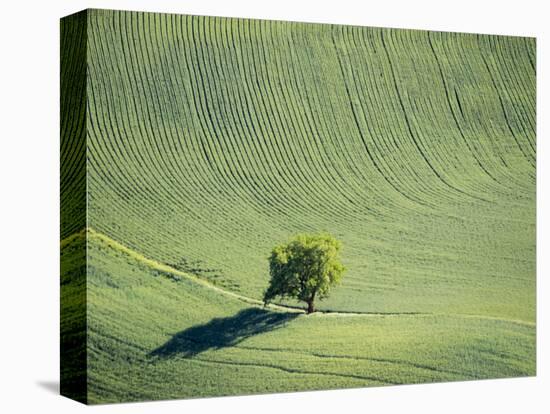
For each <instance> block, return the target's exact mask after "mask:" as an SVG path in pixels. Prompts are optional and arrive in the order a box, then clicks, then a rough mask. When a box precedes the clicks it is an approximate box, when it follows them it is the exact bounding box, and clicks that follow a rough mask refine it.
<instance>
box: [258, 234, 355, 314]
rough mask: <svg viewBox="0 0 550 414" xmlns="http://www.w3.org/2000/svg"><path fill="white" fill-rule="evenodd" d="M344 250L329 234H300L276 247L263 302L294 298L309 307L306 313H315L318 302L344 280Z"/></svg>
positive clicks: (271, 259) (271, 260)
mask: <svg viewBox="0 0 550 414" xmlns="http://www.w3.org/2000/svg"><path fill="white" fill-rule="evenodd" d="M341 247H342V243H341V242H340V241H339V240H337V239H335V238H334V237H333V236H331V235H330V234H318V235H317V234H299V235H297V236H296V237H294V238H293V239H292V240H291V241H290V242H289V243H287V244H281V245H279V246H277V247H275V248H274V249H273V251H272V252H271V256H270V257H269V274H270V275H271V280H270V281H269V287H268V288H267V290H266V291H265V294H264V302H265V303H266V304H268V303H269V302H270V301H271V300H272V299H273V298H275V297H277V296H280V297H282V298H285V297H288V298H295V299H298V300H300V301H303V302H306V303H307V305H308V308H307V313H312V312H315V305H314V302H315V299H316V298H318V299H324V298H326V297H327V295H328V293H329V291H330V288H331V287H332V286H334V285H336V284H337V283H338V282H340V280H341V279H342V276H343V274H344V271H345V268H344V266H343V265H342V263H341V262H340V249H341Z"/></svg>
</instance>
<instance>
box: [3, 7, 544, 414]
mask: <svg viewBox="0 0 550 414" xmlns="http://www.w3.org/2000/svg"><path fill="white" fill-rule="evenodd" d="M545 3H546V1H545V0H544V1H543V0H540V1H528V0H517V1H503V0H501V1H482V0H476V1H470V0H460V1H448V2H445V1H443V0H439V1H420V0H409V1H407V0H403V1H390V0H376V1H375V2H369V1H368V0H362V1H355V2H352V1H347V0H332V1H321V0H317V1H300V0H273V1H261V0H256V1H245V0H242V1H240V0H239V1H237V0H225V1H223V0H219V1H209V0H193V1H185V0H180V1H164V0H149V1H144V0H133V1H115V0H111V1H78V0H64V1H61V0H42V1H35V2H30V1H28V2H26V1H17V0H11V1H10V0H6V1H4V2H2V4H1V6H0V7H1V9H0V31H1V33H0V46H1V47H0V131H1V132H0V284H1V286H0V411H2V412H4V413H15V412H29V413H32V412H36V411H40V412H50V411H51V412H56V413H69V412H70V413H73V412H76V413H78V412H81V411H83V410H85V409H87V410H91V411H92V412H103V413H129V412H132V413H134V412H135V413H159V412H161V413H162V412H166V413H168V412H179V413H181V412H201V413H214V412H216V413H218V412H223V413H226V412H229V413H232V412H239V413H249V412H250V413H252V412H254V413H259V412H261V413H281V412H282V413H289V414H290V413H295V412H299V413H306V414H307V413H311V412H316V413H325V412H326V413H339V412H346V413H347V412H365V411H370V412H387V413H393V412H395V413H400V412H412V413H415V412H422V413H438V414H440V413H441V412H445V413H478V412H479V413H482V412H483V413H493V412H495V413H496V412H499V413H520V412H521V413H542V412H550V411H549V410H550V398H548V396H547V395H548V393H550V367H549V350H550V349H549V347H550V345H549V341H548V339H549V331H548V330H549V328H548V315H549V303H550V294H549V293H550V292H549V283H548V281H547V280H546V277H547V275H546V273H548V270H549V269H550V265H549V259H548V254H547V253H548V231H547V230H548V228H549V227H548V222H549V220H548V214H549V213H548V207H549V201H550V199H549V195H548V186H545V185H544V184H545V181H546V180H548V179H549V178H550V177H549V174H548V169H549V167H548V166H549V163H550V159H549V157H548V148H549V144H548V141H547V140H546V138H547V135H548V132H549V127H548V120H549V119H550V116H549V115H550V114H549V110H550V104H549V98H550V95H549V85H548V82H549V81H548V76H550V75H549V73H550V62H549V57H548V56H549V49H550V42H549V40H550V39H549V38H550V34H549V30H548V26H549V20H548V16H549V15H550V13H549V12H548V11H547V10H545V6H544V4H545ZM86 7H97V8H119V9H130V10H147V11H170V12H177V13H187V14H206V15H223V16H238V17H255V18H269V19H281V20H298V21H311V22H327V23H344V24H357V25H368V26H384V27H402V28H419V29H433V30H445V31H464V32H478V33H492V34H516V35H524V36H536V37H537V46H538V53H537V60H538V64H537V66H538V68H537V69H538V70H537V73H538V75H537V76H538V134H537V135H538V140H537V141H538V148H537V154H538V163H537V164H538V184H537V185H538V187H537V189H538V231H537V235H538V254H537V258H538V263H537V265H538V266H537V268H538V271H537V274H538V361H537V370H538V375H537V377H536V378H523V379H510V380H494V381H493V380H491V381H477V382H462V383H450V384H433V385H414V386H399V387H387V388H368V389H356V390H342V391H327V392H308V393H295V394H279V395H267V396H252V397H229V398H213V399H202V400H187V401H166V402H153V403H139V404H118V405H108V406H100V407H93V408H85V407H84V406H83V405H81V404H78V403H75V402H73V401H70V400H68V399H66V398H63V397H60V396H58V395H57V387H58V385H57V384H58V378H59V355H58V354H59V351H58V349H59V339H58V335H59V315H58V313H59V287H58V285H59V270H58V268H59V259H58V257H59V131H58V122H59V111H58V99H59V80H58V79H59V18H60V17H62V16H64V15H66V14H70V13H72V12H75V11H78V10H80V9H83V8H86ZM545 253H546V254H545Z"/></svg>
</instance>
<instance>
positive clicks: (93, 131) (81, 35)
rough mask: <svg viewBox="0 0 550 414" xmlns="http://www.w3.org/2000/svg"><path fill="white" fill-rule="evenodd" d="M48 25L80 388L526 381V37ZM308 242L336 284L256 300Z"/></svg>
mask: <svg viewBox="0 0 550 414" xmlns="http://www.w3.org/2000/svg"><path fill="white" fill-rule="evenodd" d="M62 34H63V38H64V39H65V40H64V43H63V50H64V54H63V55H62V76H61V77H62V91H63V93H62V107H61V111H62V124H61V133H62V140H61V142H62V146H61V158H62V168H61V181H62V185H61V209H62V211H61V221H62V229H61V237H62V239H63V241H62V266H63V268H62V273H63V275H62V292H72V293H73V297H71V300H67V301H66V302H64V303H62V307H63V309H64V310H65V311H66V312H65V313H64V317H65V318H66V319H63V320H62V325H63V328H62V343H63V344H65V345H66V346H67V349H68V348H70V347H71V344H74V343H76V342H78V340H79V339H81V338H82V337H83V336H84V333H85V330H86V329H87V333H88V335H87V337H86V339H87V346H86V349H77V350H75V351H74V352H75V356H76V357H77V358H78V364H75V365H74V366H71V365H70V364H69V365H67V366H65V367H63V370H64V371H63V373H62V375H64V378H66V379H67V386H68V387H69V388H70V387H73V386H74V393H75V394H78V395H82V392H83V390H85V394H86V395H85V396H84V397H81V399H83V400H84V399H86V400H87V401H89V402H94V403H99V402H115V401H122V400H132V401H135V400H142V399H156V398H175V397H190V396H209V395H228V394H235V393H239V394H242V393H258V392H267V391H290V390H303V389H322V388H334V387H344V386H346V387H347V386H350V387H351V386H364V385H384V384H397V383H411V382H429V381H447V380H458V379H475V378H492V377H506V376H521V375H534V373H535V365H536V364H535V362H536V361H535V356H536V355H535V342H536V341H535V320H536V314H535V310H536V303H535V293H536V292H535V285H536V275H535V271H536V260H535V259H536V258H535V254H536V237H535V230H536V186H535V178H536V137H535V132H536V125H535V120H536V116H535V103H536V91H535V85H536V69H535V68H536V60H535V49H536V45H535V39H532V38H521V37H509V36H489V35H474V34H461V33H439V32H427V31H414V30H397V29H382V28H366V27H354V26H340V25H320V24H305V23H293V22H279V21H263V20H247V19H226V18H216V17H201V16H182V15H171V14H156V13H141V12H118V11H109V10H88V11H87V12H83V13H81V14H80V15H79V16H78V24H77V25H75V26H74V27H73V26H71V25H70V24H67V25H66V26H62ZM84 59H85V60H84ZM310 231H311V232H317V231H328V232H330V233H332V234H334V235H335V236H336V237H337V238H338V239H340V240H341V241H342V243H343V254H342V257H343V261H344V264H345V266H346V268H347V273H346V275H345V277H344V279H343V282H342V284H341V285H340V286H339V287H338V288H337V289H335V290H334V292H333V294H332V295H331V296H330V298H329V299H327V300H326V301H324V302H321V303H319V304H318V306H317V307H318V309H320V310H321V311H322V312H320V313H319V314H316V315H311V316H306V315H302V314H300V313H299V312H296V311H295V310H294V311H293V310H292V309H291V308H285V307H284V306H285V305H292V306H295V305H297V304H296V303H292V302H291V303H286V302H285V303H278V305H282V306H283V307H278V308H268V309H263V308H261V307H258V302H259V301H260V300H261V298H262V293H263V291H264V289H265V288H266V287H267V283H268V280H269V274H268V266H267V257H268V255H269V252H270V250H271V248H272V247H273V246H274V245H276V244H278V243H281V242H284V241H286V240H287V239H289V238H290V237H291V236H293V235H295V234H296V233H299V232H310ZM86 235H87V239H85V236H86ZM83 245H87V247H86V251H85V253H86V254H85V255H83V253H82V251H80V250H79V246H80V247H82V246H83ZM84 276H87V280H84V279H85V278H84ZM66 297H68V296H66ZM86 300H87V302H86ZM77 365H78V366H77ZM86 369H88V372H89V378H88V380H87V383H85V384H82V383H81V382H79V381H81V380H82V378H83V372H85V370H86ZM71 389H72V388H71ZM79 398H80V397H79Z"/></svg>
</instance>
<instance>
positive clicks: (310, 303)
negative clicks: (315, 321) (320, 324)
mask: <svg viewBox="0 0 550 414" xmlns="http://www.w3.org/2000/svg"><path fill="white" fill-rule="evenodd" d="M313 312H315V306H314V305H313V299H311V300H309V301H308V302H307V313H313Z"/></svg>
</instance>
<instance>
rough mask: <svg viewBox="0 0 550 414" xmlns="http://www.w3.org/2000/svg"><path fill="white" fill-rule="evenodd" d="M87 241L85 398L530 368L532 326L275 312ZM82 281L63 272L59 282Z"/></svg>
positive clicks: (291, 387) (318, 385) (104, 240)
mask: <svg viewBox="0 0 550 414" xmlns="http://www.w3.org/2000/svg"><path fill="white" fill-rule="evenodd" d="M84 237H85V233H80V234H79V236H77V237H73V238H71V239H70V241H69V242H67V243H66V244H65V245H64V250H65V251H69V250H70V249H71V248H78V246H79V245H81V244H82V243H83V242H84ZM87 240H88V254H89V260H90V263H91V265H90V266H89V268H88V280H87V292H88V317H87V327H88V373H89V377H88V381H87V382H88V391H87V393H88V395H87V399H88V402H89V403H108V402H119V401H139V400H151V399H167V398H182V397H197V396H217V395H231V394H249V393H265V392H277V391H279V392H282V391H296V390H311V389H327V388H339V387H360V386H372V385H390V384H405V383H421V382H433V381H451V380H465V379H466V380H467V379H481V378H498V377H511V376H525V375H533V374H534V372H535V361H534V358H533V355H534V352H535V348H534V347H535V329H534V325H533V324H529V323H523V322H518V321H508V320H504V319H492V318H486V317H468V316H466V315H436V314H424V315H423V314H389V315H384V314H377V315H376V314H375V315H373V314H365V315H354V316H346V315H333V314H313V315H305V314H303V313H294V312H277V311H274V310H272V309H263V308H262V307H258V306H254V305H251V304H249V303H247V302H246V301H243V300H239V299H236V298H233V297H231V296H230V295H225V294H223V293H220V292H218V291H217V289H212V288H211V287H208V286H206V285H204V284H202V283H200V282H199V281H196V280H194V277H193V276H189V277H185V276H182V275H181V274H175V273H171V272H170V271H167V270H163V271H159V270H158V267H157V266H156V265H154V264H153V263H152V262H151V261H150V260H147V259H146V258H143V257H142V256H141V255H139V254H136V253H135V252H132V251H131V250H128V249H126V248H124V247H123V246H121V245H120V244H119V243H117V242H115V241H113V240H111V239H109V238H108V237H105V236H104V235H101V234H98V233H96V232H94V231H91V232H88V233H87ZM75 270H77V269H75ZM72 276H73V277H72ZM78 283H80V281H79V279H78V278H76V277H74V275H72V274H71V273H70V272H68V273H67V277H66V279H65V283H64V284H63V285H62V289H67V290H70V289H74V288H75V286H74V285H75V284H77V285H78ZM69 374H70V373H69Z"/></svg>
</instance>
